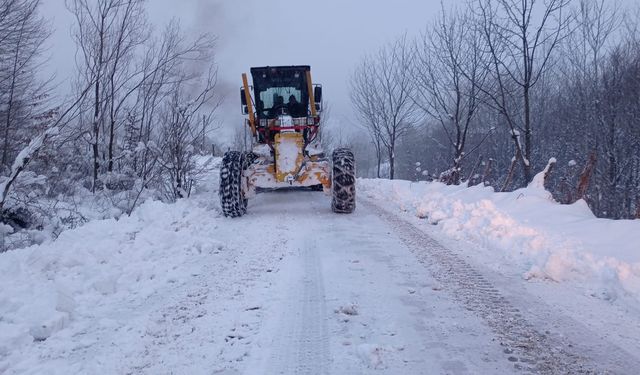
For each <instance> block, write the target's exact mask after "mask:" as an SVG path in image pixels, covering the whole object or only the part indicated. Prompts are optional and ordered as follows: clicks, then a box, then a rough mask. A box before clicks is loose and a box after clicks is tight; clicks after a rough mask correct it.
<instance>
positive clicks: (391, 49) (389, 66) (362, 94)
mask: <svg viewBox="0 0 640 375" xmlns="http://www.w3.org/2000/svg"><path fill="white" fill-rule="evenodd" d="M413 58H414V51H413V49H412V48H411V47H410V46H409V43H408V41H407V37H406V35H404V36H402V37H400V38H398V39H397V40H395V41H394V42H392V43H390V44H388V45H386V46H383V47H382V48H381V49H380V50H379V51H378V53H376V54H373V55H370V56H367V57H365V58H364V59H363V60H362V62H361V64H360V65H359V67H358V68H357V69H356V71H355V72H354V74H353V76H352V78H351V82H350V83H351V102H352V104H353V106H354V108H355V109H356V112H357V115H358V116H359V118H360V120H361V121H362V123H363V125H364V126H365V127H366V128H367V129H368V131H369V134H370V136H371V138H372V140H373V144H374V147H375V148H376V153H377V156H378V171H379V169H380V166H379V165H380V161H381V157H382V151H383V150H384V152H385V153H386V156H387V158H388V161H389V178H391V179H393V178H394V176H395V161H396V145H397V143H398V140H399V139H400V138H401V137H402V135H403V134H404V133H405V132H406V131H407V129H409V128H410V127H411V126H413V125H414V124H415V123H416V121H417V117H418V111H417V106H416V105H415V102H414V101H413V99H412V97H413V95H414V90H415V84H414V79H413V75H412V73H411V64H412V62H413ZM378 173H380V172H378Z"/></svg>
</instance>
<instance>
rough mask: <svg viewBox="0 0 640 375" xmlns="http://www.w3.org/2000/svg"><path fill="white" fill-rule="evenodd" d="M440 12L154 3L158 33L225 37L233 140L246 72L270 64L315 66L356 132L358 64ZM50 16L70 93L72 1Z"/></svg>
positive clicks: (434, 2) (395, 5) (428, 8)
mask: <svg viewBox="0 0 640 375" xmlns="http://www.w3.org/2000/svg"><path fill="white" fill-rule="evenodd" d="M439 7H440V1H439V0H395V1H376V0H373V1H371V0H369V1H367V0H318V1H315V2H311V1H303V0H239V1H231V0H148V10H149V18H150V21H151V23H153V24H154V25H155V27H156V30H157V31H158V32H160V30H162V28H163V26H164V25H165V24H166V23H167V22H168V21H169V20H171V18H172V17H177V18H179V19H180V22H181V25H182V27H183V29H184V30H185V31H187V32H190V33H193V34H196V33H200V32H210V33H213V34H215V35H217V37H218V40H217V50H216V54H217V55H216V60H217V63H218V65H219V80H220V84H221V89H222V90H223V91H224V92H225V94H226V101H225V104H224V106H223V107H222V108H221V110H220V113H219V117H218V121H219V122H221V123H224V133H225V134H226V135H227V136H228V135H230V134H232V133H233V128H234V127H240V126H241V124H242V123H241V119H242V117H241V115H240V108H239V107H240V105H239V103H238V102H239V99H238V98H239V94H238V89H239V87H240V85H241V79H240V76H241V74H242V73H243V72H248V70H249V68H250V67H251V66H263V65H298V64H300V65H311V69H312V74H313V80H314V82H317V83H322V84H323V88H324V100H325V101H326V102H327V103H329V105H330V107H331V120H332V127H336V126H344V127H352V126H354V125H353V121H350V119H351V118H352V116H351V104H350V101H349V93H348V84H347V82H348V79H349V76H350V74H351V72H352V70H353V68H354V66H355V65H356V64H357V63H358V61H359V59H360V58H361V57H362V56H363V55H364V54H365V53H367V52H370V51H372V50H375V49H376V48H378V47H379V46H380V45H381V44H383V43H385V42H387V41H390V40H392V39H393V38H395V37H397V36H399V35H401V34H403V33H404V32H407V33H409V34H410V35H413V34H416V33H418V32H419V31H421V30H423V29H424V28H425V27H426V25H427V23H428V22H429V21H430V20H432V19H433V17H434V15H435V12H437V10H438V9H439ZM43 14H44V15H45V17H47V18H50V19H51V22H52V25H53V27H54V29H55V33H54V35H53V37H52V39H51V42H50V43H49V44H50V49H49V53H50V55H51V64H50V66H51V68H50V69H52V72H54V73H56V75H57V78H58V82H59V83H60V88H59V91H60V92H65V91H66V90H68V87H69V80H70V79H71V78H72V77H71V76H72V74H73V72H74V54H75V45H74V43H73V41H72V39H71V36H70V31H71V28H72V26H73V18H72V16H71V15H70V14H69V12H68V10H67V9H66V8H65V6H64V0H44V1H43Z"/></svg>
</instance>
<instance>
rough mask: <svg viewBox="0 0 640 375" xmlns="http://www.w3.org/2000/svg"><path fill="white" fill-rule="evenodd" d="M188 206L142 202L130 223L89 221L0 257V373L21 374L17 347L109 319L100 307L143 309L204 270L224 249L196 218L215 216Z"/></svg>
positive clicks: (27, 366)
mask: <svg viewBox="0 0 640 375" xmlns="http://www.w3.org/2000/svg"><path fill="white" fill-rule="evenodd" d="M190 205H193V203H192V202H189V201H186V200H185V201H180V202H178V203H176V204H175V205H167V204H163V203H160V202H157V201H148V202H146V203H145V204H143V205H142V206H140V207H139V208H138V209H137V210H136V211H135V212H134V214H133V215H132V216H131V217H122V218H121V219H120V220H118V221H116V220H114V219H110V220H98V221H92V222H89V223H87V224H86V225H84V226H82V227H80V228H77V229H74V230H70V231H66V232H64V233H62V234H61V235H60V236H59V237H58V239H57V240H56V241H54V242H46V243H44V244H42V245H36V246H31V247H29V248H25V249H21V250H17V251H10V252H7V253H4V254H1V256H0V285H2V289H1V290H0V373H2V372H3V371H4V370H6V369H7V368H8V367H9V366H11V367H12V368H14V370H15V369H16V368H20V366H21V365H20V364H18V363H17V362H16V361H20V360H21V359H19V358H20V357H19V354H18V353H20V351H21V350H22V349H25V350H26V348H25V347H26V346H27V345H31V343H32V342H34V341H36V342H37V341H45V340H47V339H49V338H50V337H52V336H53V335H54V334H55V333H56V332H59V331H61V330H63V329H64V328H66V327H67V326H68V325H69V323H70V322H74V321H76V322H77V321H80V322H97V321H100V320H101V319H105V318H108V317H106V316H100V313H98V312H97V311H100V307H101V306H107V305H109V304H114V303H116V302H117V301H119V300H131V301H140V303H144V301H145V300H146V299H147V298H148V297H149V296H151V295H153V294H154V293H158V288H159V287H160V286H162V285H172V284H176V285H179V284H180V283H184V282H187V281H188V280H190V278H191V277H192V276H193V275H194V274H198V273H200V272H204V270H205V267H207V264H206V262H204V261H203V259H206V256H209V255H210V254H212V253H214V252H217V251H220V250H221V249H222V247H223V246H222V244H221V243H219V242H217V241H215V240H213V239H212V238H210V233H209V230H207V228H206V227H204V226H205V225H206V224H205V223H204V220H201V219H200V218H201V217H209V218H210V217H211V216H212V215H213V216H217V214H216V213H215V211H211V210H207V209H206V208H205V207H199V208H198V207H192V206H190ZM208 222H209V223H211V220H209V221H208ZM180 223H183V225H184V223H192V224H190V225H191V226H193V228H189V230H182V229H184V228H181V227H180V225H181V224H180ZM193 223H203V224H195V225H194V224H193ZM200 225H202V227H199V226H200ZM116 310H117V308H116ZM16 356H17V357H16ZM27 368H30V367H29V364H26V363H25V364H24V369H27Z"/></svg>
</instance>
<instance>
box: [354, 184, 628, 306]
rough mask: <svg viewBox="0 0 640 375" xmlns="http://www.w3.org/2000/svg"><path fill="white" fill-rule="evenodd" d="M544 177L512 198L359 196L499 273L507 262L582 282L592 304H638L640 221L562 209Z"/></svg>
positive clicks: (426, 191)
mask: <svg viewBox="0 0 640 375" xmlns="http://www.w3.org/2000/svg"><path fill="white" fill-rule="evenodd" d="M538 177H539V178H538ZM540 178H542V177H541V176H537V177H536V179H535V180H534V181H535V183H532V184H531V185H530V186H529V187H528V188H525V189H520V190H517V191H514V192H509V193H496V192H494V191H493V189H492V188H491V187H483V186H475V187H471V188H467V187H465V186H447V185H444V184H441V183H427V182H417V183H412V182H409V181H398V180H396V181H389V180H369V179H362V180H359V181H358V189H359V191H360V192H361V193H362V194H363V195H364V196H366V197H368V198H370V199H374V200H375V201H376V202H383V203H382V204H384V205H386V206H387V207H392V208H396V209H397V208H400V209H401V210H403V211H406V212H407V213H409V214H412V215H415V216H417V217H418V218H421V219H424V220H425V221H426V222H427V223H429V224H432V225H437V227H438V228H440V230H442V232H443V233H444V234H446V235H447V236H449V237H453V238H454V239H464V240H468V241H471V242H473V243H477V244H478V245H479V246H478V248H477V249H472V250H473V251H474V253H476V254H475V255H478V256H480V257H482V261H483V262H485V263H488V264H490V265H492V266H494V267H498V268H502V267H503V265H504V263H505V262H508V263H509V264H515V265H516V269H517V272H518V273H520V274H521V275H522V276H523V277H524V278H525V279H528V280H530V279H547V280H553V281H556V282H577V283H579V284H580V286H581V287H584V288H586V292H587V293H588V294H590V295H592V296H594V297H598V298H601V299H604V300H609V301H616V300H628V301H630V302H632V303H634V304H635V303H638V302H640V220H619V221H614V220H608V219H598V218H596V217H594V215H593V214H592V213H591V211H590V210H589V207H588V206H587V204H586V203H585V202H584V201H578V202H576V203H575V204H572V205H560V204H558V203H557V202H555V201H553V199H552V197H551V194H550V193H549V192H547V191H545V190H544V188H542V184H541V183H539V180H540Z"/></svg>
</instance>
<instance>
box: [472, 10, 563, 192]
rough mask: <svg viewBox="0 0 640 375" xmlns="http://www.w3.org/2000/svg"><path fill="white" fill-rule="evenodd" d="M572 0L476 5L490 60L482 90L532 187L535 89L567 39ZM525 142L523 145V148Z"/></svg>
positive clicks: (525, 177) (526, 180)
mask: <svg viewBox="0 0 640 375" xmlns="http://www.w3.org/2000/svg"><path fill="white" fill-rule="evenodd" d="M569 2H570V0H544V1H539V0H538V1H537V0H530V1H520V0H476V1H475V5H476V8H477V9H478V11H479V14H478V16H479V17H478V18H479V27H480V30H481V31H482V33H483V35H484V39H485V43H486V46H487V48H488V50H489V52H490V55H491V65H492V68H493V76H492V77H491V78H492V81H493V82H492V83H493V85H491V86H487V87H485V88H483V91H484V93H485V94H487V95H488V96H489V98H490V99H489V100H488V104H490V105H491V106H492V107H493V108H494V109H495V110H497V111H498V112H499V113H500V114H501V115H502V117H503V118H504V120H505V122H506V124H507V126H508V128H509V132H510V134H511V137H512V139H513V144H514V149H515V156H514V159H513V160H514V161H520V162H521V165H522V170H523V173H524V179H525V182H526V183H528V182H529V181H531V179H532V177H533V175H532V160H533V159H532V157H533V152H534V148H533V146H534V144H533V121H532V118H533V116H532V111H533V110H535V108H532V106H531V99H532V89H533V88H534V87H535V86H536V84H537V83H538V81H539V80H540V78H541V77H542V76H543V75H544V74H545V72H546V71H547V70H548V69H549V67H550V61H551V57H552V53H553V52H554V51H555V50H556V48H557V47H558V44H559V43H560V41H561V40H562V39H563V37H565V36H566V34H567V31H568V28H569V25H570V23H569V21H570V18H569V17H568V15H566V14H565V13H568V12H565V8H566V7H567V5H568V4H569ZM521 137H523V138H524V144H522V142H521Z"/></svg>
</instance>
